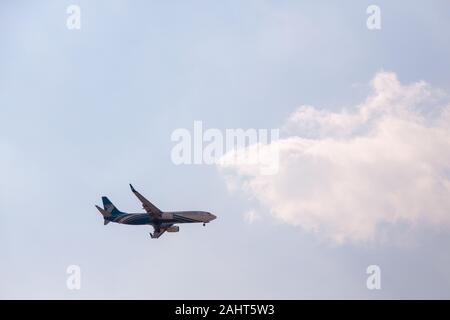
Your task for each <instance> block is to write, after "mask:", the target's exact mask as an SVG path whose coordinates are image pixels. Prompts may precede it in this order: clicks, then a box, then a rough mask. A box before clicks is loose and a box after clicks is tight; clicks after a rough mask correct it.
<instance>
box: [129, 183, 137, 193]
mask: <svg viewBox="0 0 450 320" xmlns="http://www.w3.org/2000/svg"><path fill="white" fill-rule="evenodd" d="M130 188H131V191H133V192H136V189H134V188H133V185H132V184H131V183H130Z"/></svg>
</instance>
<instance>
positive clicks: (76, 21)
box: [66, 4, 81, 30]
mask: <svg viewBox="0 0 450 320" xmlns="http://www.w3.org/2000/svg"><path fill="white" fill-rule="evenodd" d="M66 13H67V14H68V15H69V16H68V17H67V20H66V27H67V29H69V30H80V29H81V8H80V6H78V5H76V4H72V5H70V6H68V7H67V9H66Z"/></svg>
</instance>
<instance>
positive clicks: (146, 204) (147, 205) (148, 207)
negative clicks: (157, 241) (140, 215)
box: [130, 184, 165, 234]
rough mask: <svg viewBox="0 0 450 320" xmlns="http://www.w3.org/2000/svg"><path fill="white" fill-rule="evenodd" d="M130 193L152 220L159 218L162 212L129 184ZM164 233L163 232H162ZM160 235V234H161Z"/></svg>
mask: <svg viewBox="0 0 450 320" xmlns="http://www.w3.org/2000/svg"><path fill="white" fill-rule="evenodd" d="M130 188H131V191H133V193H134V194H135V196H136V197H137V198H138V199H139V200H140V201H141V202H142V208H143V209H144V210H145V211H147V213H148V214H149V215H151V216H152V217H154V218H160V217H161V214H162V211H161V210H159V209H158V208H157V207H155V206H154V205H153V204H152V203H151V202H150V201H148V200H147V199H146V198H145V197H144V196H143V195H142V194H140V193H139V192H137V191H136V189H134V188H133V186H132V185H131V184H130ZM164 231H165V230H164ZM164 231H163V232H164ZM161 234H162V233H161Z"/></svg>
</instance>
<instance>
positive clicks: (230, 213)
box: [0, 0, 450, 299]
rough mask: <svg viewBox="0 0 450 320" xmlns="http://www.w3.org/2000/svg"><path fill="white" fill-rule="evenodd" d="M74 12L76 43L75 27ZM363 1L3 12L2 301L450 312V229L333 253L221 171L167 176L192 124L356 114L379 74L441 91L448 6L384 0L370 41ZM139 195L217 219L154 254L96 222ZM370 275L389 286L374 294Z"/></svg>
mask: <svg viewBox="0 0 450 320" xmlns="http://www.w3.org/2000/svg"><path fill="white" fill-rule="evenodd" d="M70 4H77V5H79V6H80V8H81V23H82V26H81V30H76V31H74V30H72V31H71V30H68V29H67V28H66V19H67V17H68V15H67V13H66V8H67V6H68V5H70ZM369 4H372V2H366V1H360V2H358V3H357V4H356V3H355V2H354V1H344V2H339V4H338V3H334V2H331V1H323V2H320V3H313V2H301V1H227V2H218V1H217V2H212V1H188V2H187V1H170V2H163V1H133V3H130V2H127V1H98V0H96V1H58V2H55V1H28V2H26V1H3V2H2V3H1V4H0V30H1V31H0V110H1V113H0V150H1V151H0V155H1V158H0V219H1V223H0V257H1V261H2V263H1V264H0V272H1V273H2V275H3V276H2V280H0V297H1V298H63V299H80V298H88V299H90V298H106V299H117V298H137V299H164V298H175V299H182V298H193V299H196V298H212V299H214V298H277V299H278V298H288V299H292V298H450V273H449V271H448V270H450V269H449V267H450V254H449V251H448V243H449V240H450V238H449V234H448V232H447V231H448V228H447V226H446V225H445V224H444V225H443V226H442V228H438V230H436V228H432V227H430V228H428V227H424V228H420V229H419V230H415V231H414V235H413V236H412V238H411V241H408V242H409V244H408V245H406V246H405V245H394V244H392V243H390V242H388V243H378V242H375V243H372V242H369V243H364V244H355V243H344V244H335V243H330V242H328V241H326V240H323V238H322V237H320V236H319V237H317V236H316V235H315V234H314V233H311V232H308V231H307V230H305V228H302V227H301V226H300V227H299V226H296V225H291V224H289V223H284V222H283V221H281V220H279V219H276V218H275V219H274V217H273V216H272V214H271V212H270V210H271V208H270V207H269V208H268V207H266V206H264V205H261V204H260V203H259V202H258V201H257V200H255V197H252V196H251V195H249V194H247V193H245V192H230V191H229V190H228V189H227V186H226V181H225V179H224V177H223V176H222V174H221V172H220V170H218V168H217V167H215V166H208V165H197V166H195V165H192V166H189V165H181V166H176V165H174V164H173V163H172V162H171V158H170V152H171V149H172V147H173V146H174V143H173V142H172V141H171V140H170V135H171V133H172V132H173V131H174V130H175V129H177V128H188V129H191V128H192V127H193V122H194V121H195V120H201V121H203V123H204V125H205V126H206V127H209V128H219V129H226V128H279V127H281V126H283V124H284V123H285V122H286V119H287V118H289V116H290V115H291V114H292V113H293V112H294V111H295V110H296V109H297V108H298V107H299V106H301V105H314V106H317V107H319V108H321V109H324V110H327V111H329V112H333V111H336V110H340V109H341V108H343V107H351V106H355V105H358V104H359V103H361V102H362V101H364V100H365V99H366V97H367V96H368V95H370V92H371V87H370V85H369V83H370V81H371V80H372V79H373V78H374V75H375V74H377V72H380V71H382V70H386V71H390V72H393V73H395V74H396V75H397V76H398V78H399V81H400V82H401V83H402V84H410V83H416V82H418V81H421V80H424V81H426V82H427V83H428V84H429V85H430V86H431V87H433V88H437V89H439V90H441V91H442V92H445V93H448V92H449V91H450V72H449V71H450V60H449V59H448V57H449V56H450V42H448V38H449V35H448V30H450V21H449V19H448V17H447V13H448V11H449V9H450V5H449V4H448V3H447V2H446V1H415V2H414V3H411V2H410V1H396V2H395V3H392V2H390V1H378V2H377V3H376V4H377V5H379V6H380V8H381V16H382V28H381V30H378V31H370V30H368V29H367V28H366V19H367V14H366V8H367V6H368V5H369ZM447 160H450V159H448V158H447ZM449 163H450V161H449ZM447 177H448V176H447ZM130 182H131V183H133V184H134V185H135V187H136V188H137V189H138V190H139V191H141V193H143V194H144V195H146V196H147V197H148V198H149V199H150V200H151V201H152V202H153V203H154V204H155V205H157V206H158V207H160V208H161V209H163V210H186V209H198V210H208V211H211V212H213V213H214V214H216V215H217V216H218V219H217V220H216V221H214V222H213V223H211V224H210V225H208V227H207V228H203V227H201V226H200V225H190V226H181V228H180V229H181V230H180V231H181V232H180V233H178V234H167V235H164V237H163V238H161V239H160V240H158V241H152V240H151V239H150V237H149V235H148V232H149V231H151V228H150V227H146V226H141V227H132V226H121V225H112V224H110V225H108V226H106V227H105V226H103V222H102V221H101V216H100V215H99V214H98V212H96V210H95V208H94V204H99V203H100V197H101V196H103V195H107V196H109V197H110V199H111V200H112V201H113V202H114V204H115V205H116V206H117V207H118V208H119V209H121V210H123V211H138V210H139V209H140V204H139V203H138V202H137V199H135V198H134V197H133V195H132V194H131V192H130V191H129V189H128V183H130ZM295 186H296V185H294V186H293V187H294V188H295ZM386 188H387V189H388V186H387V187H386ZM248 210H256V211H257V212H258V214H259V215H261V217H262V218H261V220H259V221H257V222H255V223H252V224H249V223H247V222H246V221H245V219H244V216H243V215H244V213H245V212H247V211H248ZM299 214H301V213H299ZM396 230H397V229H396ZM399 230H400V231H399ZM397 231H399V232H401V227H400V229H398V230H397ZM408 239H409V238H408ZM72 264H75V265H79V266H80V267H81V270H82V287H81V290H78V291H76V290H75V291H73V290H68V289H67V287H66V279H67V274H66V268H67V266H68V265H72ZM371 264H377V265H379V266H380V267H381V269H382V290H379V291H369V290H368V289H367V288H366V278H367V275H366V273H365V271H366V267H367V266H368V265H371Z"/></svg>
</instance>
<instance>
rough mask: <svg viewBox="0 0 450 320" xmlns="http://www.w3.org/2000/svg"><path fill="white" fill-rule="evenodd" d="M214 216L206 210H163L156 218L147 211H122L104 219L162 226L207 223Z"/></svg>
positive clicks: (122, 222) (121, 222) (123, 222)
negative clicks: (159, 216)
mask: <svg viewBox="0 0 450 320" xmlns="http://www.w3.org/2000/svg"><path fill="white" fill-rule="evenodd" d="M215 218H216V217H215V216H214V215H212V214H211V213H209V212H206V211H174V212H164V213H163V214H162V216H161V218H158V219H155V218H153V217H151V216H150V215H149V214H148V213H122V214H118V215H115V216H110V217H106V218H105V219H106V220H109V221H111V222H115V223H120V224H130V225H152V226H164V225H172V224H176V223H198V222H201V223H208V222H210V221H211V220H214V219H215Z"/></svg>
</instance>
